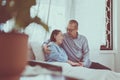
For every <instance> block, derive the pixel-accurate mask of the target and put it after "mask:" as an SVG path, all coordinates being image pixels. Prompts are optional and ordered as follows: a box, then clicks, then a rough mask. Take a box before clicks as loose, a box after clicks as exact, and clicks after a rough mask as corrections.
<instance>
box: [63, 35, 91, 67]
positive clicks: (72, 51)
mask: <svg viewBox="0 0 120 80" xmlns="http://www.w3.org/2000/svg"><path fill="white" fill-rule="evenodd" d="M62 47H63V49H64V50H65V51H66V53H67V55H68V59H69V60H71V61H74V62H78V61H82V62H83V65H84V66H85V67H90V65H91V61H90V59H89V46H88V41H87V39H86V37H85V36H83V35H79V34H78V36H77V38H75V39H73V38H71V37H70V36H69V35H68V34H67V33H65V34H64V40H63V43H62Z"/></svg>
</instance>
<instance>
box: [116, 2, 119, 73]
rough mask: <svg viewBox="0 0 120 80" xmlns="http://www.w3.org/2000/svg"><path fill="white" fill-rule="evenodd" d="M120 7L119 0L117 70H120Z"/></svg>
mask: <svg viewBox="0 0 120 80" xmlns="http://www.w3.org/2000/svg"><path fill="white" fill-rule="evenodd" d="M119 7H120V0H117V32H118V33H117V38H118V39H117V43H118V45H117V47H118V52H117V54H116V55H115V60H116V61H115V63H116V64H115V68H116V69H115V71H117V72H120V45H119V44H120V31H119V30H120V24H119V22H120V15H119V14H120V9H119Z"/></svg>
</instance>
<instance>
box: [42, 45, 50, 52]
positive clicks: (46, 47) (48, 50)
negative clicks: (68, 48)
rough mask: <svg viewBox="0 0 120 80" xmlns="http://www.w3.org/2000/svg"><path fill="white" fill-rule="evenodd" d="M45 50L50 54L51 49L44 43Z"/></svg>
mask: <svg viewBox="0 0 120 80" xmlns="http://www.w3.org/2000/svg"><path fill="white" fill-rule="evenodd" d="M43 51H44V53H46V54H50V51H51V50H50V49H49V48H48V45H44V46H43Z"/></svg>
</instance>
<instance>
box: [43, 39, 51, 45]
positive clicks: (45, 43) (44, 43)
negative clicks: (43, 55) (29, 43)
mask: <svg viewBox="0 0 120 80" xmlns="http://www.w3.org/2000/svg"><path fill="white" fill-rule="evenodd" d="M49 42H50V39H48V40H47V41H45V42H43V44H42V47H43V46H44V45H47V44H48V43H49Z"/></svg>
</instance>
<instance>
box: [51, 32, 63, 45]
mask: <svg viewBox="0 0 120 80" xmlns="http://www.w3.org/2000/svg"><path fill="white" fill-rule="evenodd" d="M50 41H53V42H55V43H56V44H58V45H60V44H62V42H63V34H62V32H61V31H60V30H53V31H52V34H51V37H50Z"/></svg>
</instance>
